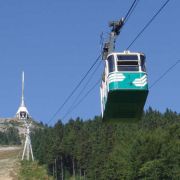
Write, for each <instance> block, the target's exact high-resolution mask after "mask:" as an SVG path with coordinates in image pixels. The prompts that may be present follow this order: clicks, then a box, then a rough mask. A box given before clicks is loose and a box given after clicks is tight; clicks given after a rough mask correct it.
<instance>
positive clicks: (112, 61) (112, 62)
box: [107, 55, 115, 73]
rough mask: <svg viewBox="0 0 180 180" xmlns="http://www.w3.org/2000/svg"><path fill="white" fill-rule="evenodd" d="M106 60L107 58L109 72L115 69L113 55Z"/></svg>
mask: <svg viewBox="0 0 180 180" xmlns="http://www.w3.org/2000/svg"><path fill="white" fill-rule="evenodd" d="M107 60H108V67H109V73H110V72H113V71H115V66H114V56H113V55H111V56H109V57H108V59H107Z"/></svg>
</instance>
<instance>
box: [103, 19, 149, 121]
mask: <svg viewBox="0 0 180 180" xmlns="http://www.w3.org/2000/svg"><path fill="white" fill-rule="evenodd" d="M122 26H123V19H121V20H120V21H117V22H116V21H113V22H111V23H110V27H112V31H111V34H110V38H109V42H106V43H105V44H104V49H103V60H105V69H104V73H103V76H102V82H101V87H100V93H101V112H102V118H103V120H110V121H111V120H112V119H118V120H138V119H140V118H141V116H142V113H143V108H144V105H145V102H146V99H147V95H148V82H147V72H146V67H145V55H144V54H143V53H138V52H130V51H124V52H113V50H114V47H115V40H116V37H117V35H119V33H120V29H121V28H122Z"/></svg>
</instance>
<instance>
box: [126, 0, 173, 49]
mask: <svg viewBox="0 0 180 180" xmlns="http://www.w3.org/2000/svg"><path fill="white" fill-rule="evenodd" d="M169 1H170V0H167V1H166V2H165V3H164V4H163V5H162V6H161V7H160V9H159V10H158V11H157V12H156V14H155V15H154V16H153V17H152V18H151V19H150V20H149V21H148V23H147V24H146V25H145V26H144V28H143V29H142V30H141V31H140V32H139V33H138V35H137V36H136V37H135V38H134V40H133V41H132V42H131V43H130V44H129V46H128V47H127V48H126V49H129V48H130V47H131V46H132V45H133V44H134V43H135V41H136V40H137V39H138V38H139V37H140V36H141V35H142V33H143V32H144V31H145V30H146V29H147V28H148V27H149V25H150V24H151V23H152V22H153V21H154V19H155V18H156V17H157V16H158V14H159V13H160V12H161V11H162V10H163V9H164V8H165V6H166V5H167V4H168V2H169Z"/></svg>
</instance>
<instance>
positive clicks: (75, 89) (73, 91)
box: [47, 55, 101, 124]
mask: <svg viewBox="0 0 180 180" xmlns="http://www.w3.org/2000/svg"><path fill="white" fill-rule="evenodd" d="M100 57H101V55H99V56H98V57H97V58H96V60H95V61H94V62H93V64H92V65H91V67H90V68H89V70H88V71H87V72H86V74H85V75H84V76H83V78H82V79H81V80H80V81H79V83H78V84H77V85H76V86H75V88H74V89H73V90H72V92H71V93H70V94H69V96H68V97H67V98H66V99H65V101H64V102H63V104H62V105H61V106H60V107H59V108H58V109H57V111H56V112H55V113H54V114H53V116H52V117H51V119H50V120H49V121H48V122H47V124H49V123H50V122H51V121H52V120H53V119H54V118H55V117H56V115H57V114H58V113H59V112H60V111H61V110H62V108H63V107H64V106H65V104H66V103H67V102H68V101H69V100H70V98H71V97H72V96H73V94H74V93H75V92H76V91H77V89H78V88H79V87H80V85H81V84H82V82H83V81H84V80H85V78H86V77H87V75H88V74H89V73H90V71H91V70H92V69H93V67H94V66H95V65H96V63H97V62H98V60H99V59H100Z"/></svg>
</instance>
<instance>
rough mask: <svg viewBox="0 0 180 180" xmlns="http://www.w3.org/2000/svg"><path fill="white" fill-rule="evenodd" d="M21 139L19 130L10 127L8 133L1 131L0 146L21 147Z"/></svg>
mask: <svg viewBox="0 0 180 180" xmlns="http://www.w3.org/2000/svg"><path fill="white" fill-rule="evenodd" d="M20 144H21V138H20V136H19V130H18V129H17V128H15V127H9V128H7V130H6V131H4V132H2V131H0V145H20Z"/></svg>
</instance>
